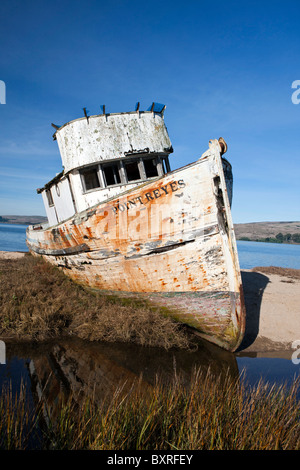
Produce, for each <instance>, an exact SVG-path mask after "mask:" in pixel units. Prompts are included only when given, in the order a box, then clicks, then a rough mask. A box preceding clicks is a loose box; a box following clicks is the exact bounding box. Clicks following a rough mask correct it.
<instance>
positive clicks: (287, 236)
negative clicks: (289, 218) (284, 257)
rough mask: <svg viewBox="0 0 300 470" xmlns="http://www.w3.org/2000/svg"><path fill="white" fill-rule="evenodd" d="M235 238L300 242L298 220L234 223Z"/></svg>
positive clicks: (299, 224) (299, 223)
mask: <svg viewBox="0 0 300 470" xmlns="http://www.w3.org/2000/svg"><path fill="white" fill-rule="evenodd" d="M234 230H235V235H236V239H237V240H251V241H264V242H275V243H300V222H252V223H247V224H235V225H234Z"/></svg>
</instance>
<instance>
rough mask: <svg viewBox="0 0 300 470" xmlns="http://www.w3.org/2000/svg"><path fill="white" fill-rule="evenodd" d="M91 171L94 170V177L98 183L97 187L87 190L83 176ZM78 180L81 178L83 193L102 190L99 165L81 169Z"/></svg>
mask: <svg viewBox="0 0 300 470" xmlns="http://www.w3.org/2000/svg"><path fill="white" fill-rule="evenodd" d="M92 170H95V171H96V175H97V178H98V183H99V186H95V187H93V188H89V189H88V188H87V185H86V179H85V175H86V174H87V173H89V172H91V171H92ZM79 173H80V178H81V183H82V188H83V192H84V193H88V192H91V191H96V190H97V189H102V188H103V186H102V181H103V180H102V177H101V176H102V175H100V172H99V165H93V166H88V167H85V168H81V169H80V171H79Z"/></svg>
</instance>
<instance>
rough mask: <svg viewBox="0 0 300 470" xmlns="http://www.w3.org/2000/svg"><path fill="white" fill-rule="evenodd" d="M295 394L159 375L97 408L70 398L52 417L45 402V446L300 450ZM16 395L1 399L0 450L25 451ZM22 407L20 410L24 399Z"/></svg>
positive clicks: (199, 376)
mask: <svg viewBox="0 0 300 470" xmlns="http://www.w3.org/2000/svg"><path fill="white" fill-rule="evenodd" d="M297 393H299V381H295V382H294V383H293V385H292V386H291V387H287V386H286V385H281V386H271V385H269V384H267V383H264V382H262V381H260V382H259V383H258V384H257V385H255V386H253V387H249V386H248V385H247V384H246V382H245V380H244V379H243V378H240V380H239V381H233V379H232V378H230V376H229V375H228V377H227V378H226V379H225V380H224V379H222V380H221V379H220V380H218V379H216V377H215V376H214V375H212V374H211V373H210V372H208V373H205V374H203V373H202V372H201V370H195V371H194V372H193V374H192V376H191V380H190V382H189V384H188V385H187V384H186V383H185V384H183V381H182V380H181V378H180V377H179V376H177V375H176V374H174V377H173V379H172V380H171V381H170V383H168V384H167V385H166V384H165V383H163V382H162V381H161V380H160V378H159V377H158V378H157V380H156V383H155V384H154V385H153V386H151V387H149V388H147V389H144V388H143V387H142V381H137V382H136V383H135V384H134V385H132V387H131V389H130V391H129V392H128V391H126V393H124V389H123V388H122V387H118V388H116V389H115V392H114V394H113V395H112V396H110V397H107V398H106V399H105V400H103V401H102V402H101V403H100V404H99V403H97V401H96V400H94V399H93V398H92V397H85V398H83V399H82V400H81V401H80V402H78V401H77V402H76V401H75V400H74V398H73V397H72V396H70V397H69V398H68V399H67V400H66V401H65V402H63V401H61V402H60V405H59V409H57V408H56V409H55V413H54V412H53V404H49V403H48V404H47V403H45V406H46V407H48V415H49V417H50V420H49V423H48V427H47V429H46V430H45V431H44V434H43V440H42V441H41V442H40V448H42V449H46V448H48V449H49V448H50V449H65V450H87V449H89V450H152V451H155V450H169V451H170V450H299V449H300V424H299V417H300V416H299V402H297ZM11 398H12V397H11V395H9V396H8V397H7V398H6V397H5V396H4V397H3V396H2V397H1V400H0V401H1V405H0V422H1V423H2V424H1V446H2V448H3V443H4V447H5V445H6V444H7V445H8V446H9V448H22V445H23V444H22V442H21V441H20V439H19V437H18V432H15V430H18V429H20V428H22V424H18V423H12V421H13V420H14V419H16V420H21V421H22V417H23V414H22V413H13V414H11V410H12V407H13V406H14V404H13V403H11V404H10V403H9V402H10V400H11ZM21 398H24V394H23V395H22V397H21ZM3 403H5V404H6V406H3ZM8 403H9V406H7V405H8ZM17 407H18V409H20V408H21V409H22V410H23V408H24V405H23V404H22V399H21V400H20V401H19V402H18V404H17ZM40 409H41V408H40ZM51 413H52V416H53V418H51ZM11 416H12V417H13V418H10V417H11ZM5 426H7V435H8V437H7V438H6V437H3V435H4V434H5ZM23 434H24V433H23ZM14 439H15V441H14ZM27 440H28V436H27Z"/></svg>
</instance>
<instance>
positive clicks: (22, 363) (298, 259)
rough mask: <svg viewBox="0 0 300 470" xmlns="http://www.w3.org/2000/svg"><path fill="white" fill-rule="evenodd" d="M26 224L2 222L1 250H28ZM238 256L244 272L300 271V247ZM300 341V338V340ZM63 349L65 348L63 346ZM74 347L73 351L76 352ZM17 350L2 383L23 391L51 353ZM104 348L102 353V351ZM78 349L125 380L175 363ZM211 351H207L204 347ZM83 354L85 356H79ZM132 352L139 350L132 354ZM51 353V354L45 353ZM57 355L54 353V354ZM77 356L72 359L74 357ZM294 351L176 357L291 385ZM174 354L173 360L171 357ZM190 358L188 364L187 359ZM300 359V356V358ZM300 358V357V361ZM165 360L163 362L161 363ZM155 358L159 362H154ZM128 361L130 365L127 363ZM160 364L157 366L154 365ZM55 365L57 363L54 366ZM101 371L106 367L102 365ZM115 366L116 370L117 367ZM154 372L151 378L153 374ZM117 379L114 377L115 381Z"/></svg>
mask: <svg viewBox="0 0 300 470" xmlns="http://www.w3.org/2000/svg"><path fill="white" fill-rule="evenodd" d="M26 227H27V226H25V225H8V224H0V251H28V248H27V245H26V243H25V239H26ZM237 246H238V254H239V261H240V266H241V269H251V268H253V267H254V266H271V265H272V266H281V267H287V268H295V269H300V245H285V244H273V243H259V242H247V241H238V242H237ZM299 339H300V338H299ZM58 347H61V346H57V348H58ZM72 347H73V346H71V350H72ZM16 348H17V346H16V345H15V346H14V345H11V346H10V351H9V354H8V356H7V364H6V365H0V385H1V383H3V382H5V381H7V380H8V379H9V380H10V379H11V380H12V381H13V383H14V384H15V387H18V385H19V383H20V380H21V378H22V379H23V380H25V382H27V383H30V381H31V379H32V373H31V372H30V367H31V366H32V367H36V365H37V364H40V363H43V364H46V359H45V358H46V357H48V353H49V351H48V352H46V353H45V351H44V352H39V351H38V349H36V350H35V351H34V352H32V351H27V352H24V351H19V350H18V349H16ZM62 348H63V350H64V354H65V355H66V358H65V359H66V361H67V360H68V351H67V350H66V349H64V346H62ZM91 348H96V350H95V349H93V356H92V357H93V359H91V357H90V353H91V351H90V350H91ZM97 348H98V349H97ZM75 349H76V351H75V352H74V350H72V351H73V352H72V354H73V356H72V358H71V360H73V359H74V355H76V354H77V355H78V358H79V359H78V361H79V360H80V361H83V362H84V361H85V360H86V361H87V364H90V363H91V361H94V360H95V357H96V356H95V354H96V355H97V356H98V357H99V364H106V363H107V367H108V369H107V370H116V379H117V378H118V376H119V375H120V374H121V375H122V376H123V375H124V374H125V375H126V374H127V372H128V371H129V373H130V374H131V373H132V371H133V370H134V371H135V373H136V374H137V375H138V374H140V373H141V372H143V373H145V371H146V372H147V374H150V369H149V367H150V366H149V364H152V366H153V367H152V369H153V370H152V369H151V374H154V373H155V372H156V370H157V369H158V368H159V367H163V368H164V370H166V369H167V368H168V367H169V366H168V365H170V364H173V362H174V357H173V354H170V353H165V352H162V351H159V353H157V352H153V351H152V352H151V350H150V352H149V351H148V349H147V348H146V349H145V348H138V347H135V346H125V347H121V349H120V347H119V346H117V345H115V346H112V345H110V346H107V345H101V344H99V345H98V346H92V347H90V346H89V345H85V347H84V348H83V349H82V350H81V348H80V347H76V348H75ZM204 349H205V347H204ZM78 351H79V352H78ZM132 351H134V352H133V353H132ZM45 354H46V355H45ZM53 354H54V353H53V352H51V355H52V356H53ZM72 354H71V355H72ZM291 354H292V352H286V351H283V352H282V353H280V352H279V353H276V354H275V355H274V357H271V356H270V354H269V356H268V355H267V354H266V355H265V356H263V355H261V357H257V356H256V355H253V354H252V355H251V354H249V355H245V354H244V355H243V353H239V354H232V353H226V352H225V353H221V355H220V351H219V348H211V347H209V348H208V350H205V354H202V355H201V353H197V354H195V355H189V356H186V355H183V354H182V353H180V354H179V356H178V357H177V358H176V363H177V364H179V365H180V368H181V370H190V368H191V367H192V365H194V364H196V365H200V364H204V365H205V364H207V360H208V362H209V363H210V364H213V367H215V369H216V370H218V368H221V369H222V367H223V365H224V361H225V363H226V364H228V363H230V368H231V370H232V371H233V373H236V372H239V373H240V372H241V371H242V370H244V371H245V373H246V378H247V379H248V380H249V381H250V382H251V383H255V382H256V381H257V380H259V379H260V378H261V377H262V378H264V379H265V380H268V381H270V382H271V383H272V382H282V381H287V382H290V381H291V380H292V379H293V378H294V376H299V375H300V365H295V364H293V362H292V360H291ZM171 356H172V357H171ZM183 356H184V360H183ZM299 356H300V355H299ZM299 356H298V357H299ZM157 358H159V360H157ZM154 359H155V360H154ZM124 361H125V362H124ZM154 365H156V366H155V367H156V368H155V367H154ZM52 367H53V364H52ZM99 367H100V366H99ZM112 368H113V369H112ZM151 374H150V375H151ZM110 378H111V377H110Z"/></svg>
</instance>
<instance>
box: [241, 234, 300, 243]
mask: <svg viewBox="0 0 300 470" xmlns="http://www.w3.org/2000/svg"><path fill="white" fill-rule="evenodd" d="M239 240H244V241H249V242H250V241H252V242H253V241H255V242H268V243H299V244H300V233H286V234H285V235H283V233H281V232H279V233H277V235H275V238H274V237H266V238H256V239H255V240H253V239H251V238H249V237H241V238H239Z"/></svg>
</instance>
